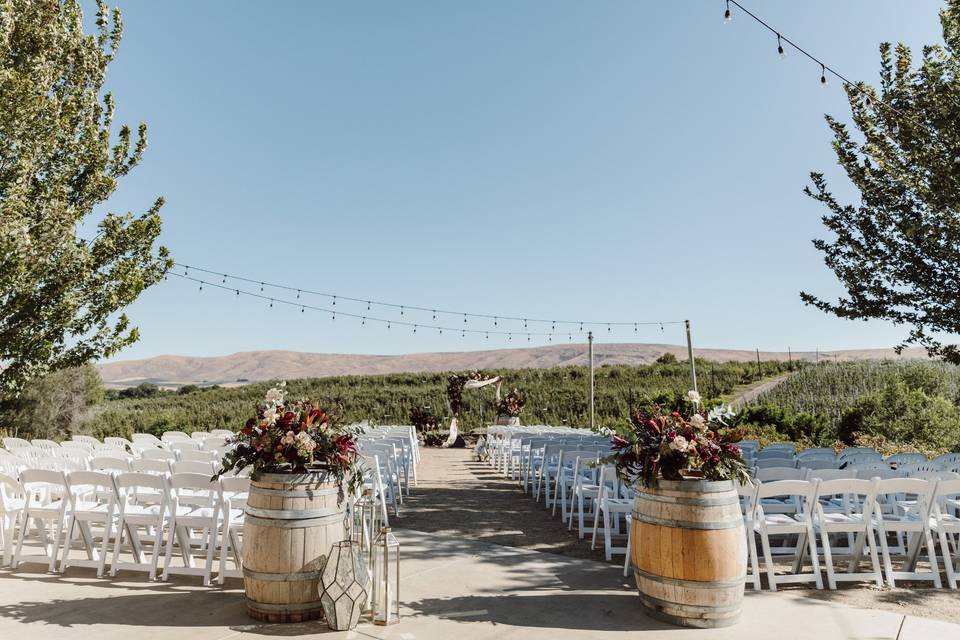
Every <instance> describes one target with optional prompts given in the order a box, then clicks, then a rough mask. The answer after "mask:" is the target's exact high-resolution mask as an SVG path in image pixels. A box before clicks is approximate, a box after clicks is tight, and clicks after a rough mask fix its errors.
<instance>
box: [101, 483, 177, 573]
mask: <svg viewBox="0 0 960 640" xmlns="http://www.w3.org/2000/svg"><path fill="white" fill-rule="evenodd" d="M116 482H117V491H118V493H119V496H120V507H119V521H118V524H117V534H116V537H115V538H114V544H113V556H112V559H111V561H110V575H111V576H116V575H117V572H118V571H120V570H121V569H125V570H131V571H146V572H147V574H148V577H149V579H150V580H156V579H157V567H158V565H159V563H160V555H161V554H162V553H163V552H164V545H163V535H164V532H165V531H166V529H167V528H168V526H169V524H170V500H169V488H168V486H167V479H166V477H165V476H159V475H154V474H149V473H139V472H131V473H121V474H120V475H118V476H117V479H116ZM143 495H150V496H155V497H156V500H157V503H156V504H144V503H143V501H142V499H141V498H142V496H143ZM141 529H143V537H141V533H140V530H141ZM144 538H146V539H148V540H149V541H150V543H151V544H150V547H149V549H150V554H149V560H147V561H144V559H143V554H144ZM124 541H126V542H127V543H128V544H129V545H130V550H131V553H132V554H133V562H121V561H120V552H121V548H122V546H123V544H124Z"/></svg>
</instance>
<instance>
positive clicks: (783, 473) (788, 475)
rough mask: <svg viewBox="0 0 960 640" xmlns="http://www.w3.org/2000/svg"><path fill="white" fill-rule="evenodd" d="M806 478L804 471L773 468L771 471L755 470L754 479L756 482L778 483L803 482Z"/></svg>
mask: <svg viewBox="0 0 960 640" xmlns="http://www.w3.org/2000/svg"><path fill="white" fill-rule="evenodd" d="M806 477H807V471H806V469H794V468H793V467H774V468H772V469H757V475H756V478H755V479H756V480H757V481H758V482H780V481H787V480H791V481H793V480H805V479H806Z"/></svg>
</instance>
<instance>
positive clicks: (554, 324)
mask: <svg viewBox="0 0 960 640" xmlns="http://www.w3.org/2000/svg"><path fill="white" fill-rule="evenodd" d="M556 330H557V321H556V320H553V321H551V322H550V331H556Z"/></svg>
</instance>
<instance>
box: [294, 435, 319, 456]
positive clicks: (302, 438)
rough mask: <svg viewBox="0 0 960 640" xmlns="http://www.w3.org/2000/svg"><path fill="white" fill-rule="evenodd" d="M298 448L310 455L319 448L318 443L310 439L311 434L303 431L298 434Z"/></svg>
mask: <svg viewBox="0 0 960 640" xmlns="http://www.w3.org/2000/svg"><path fill="white" fill-rule="evenodd" d="M297 448H298V449H301V450H303V451H306V452H308V453H309V452H311V451H313V450H314V449H316V448H317V443H316V441H314V439H313V438H311V437H310V434H308V433H307V432H306V431H301V432H300V433H298V434H297Z"/></svg>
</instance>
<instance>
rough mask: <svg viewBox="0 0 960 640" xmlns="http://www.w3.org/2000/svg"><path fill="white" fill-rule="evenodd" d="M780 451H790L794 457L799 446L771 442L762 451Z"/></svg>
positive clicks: (789, 443)
mask: <svg viewBox="0 0 960 640" xmlns="http://www.w3.org/2000/svg"><path fill="white" fill-rule="evenodd" d="M778 449H781V450H784V451H789V452H790V453H791V455H792V454H794V453H796V452H797V445H795V444H793V443H792V442H771V443H770V444H768V445H767V446H765V447H764V448H763V449H761V450H760V451H776V450H778Z"/></svg>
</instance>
